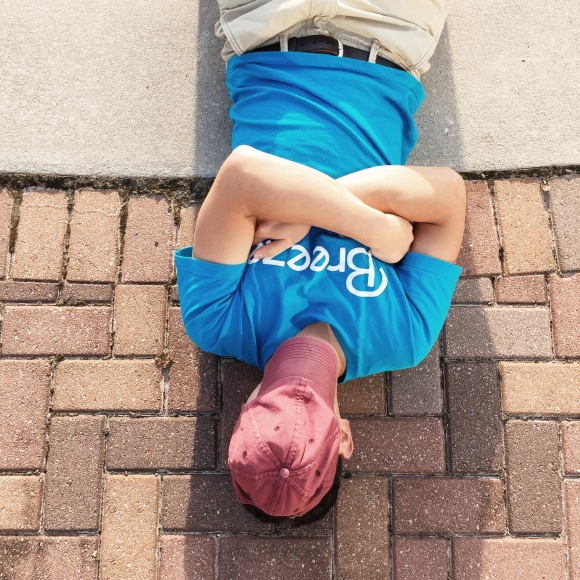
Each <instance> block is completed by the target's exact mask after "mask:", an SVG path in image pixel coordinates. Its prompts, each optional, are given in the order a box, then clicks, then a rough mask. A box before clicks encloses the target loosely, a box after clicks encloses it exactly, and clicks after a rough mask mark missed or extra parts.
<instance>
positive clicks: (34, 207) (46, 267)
mask: <svg viewBox="0 0 580 580" xmlns="http://www.w3.org/2000/svg"><path fill="white" fill-rule="evenodd" d="M67 204H68V201H67V197H66V194H65V193H64V192H62V191H27V192H25V193H24V196H23V199H22V203H21V204H20V221H19V223H18V234H17V237H16V247H15V251H14V261H13V263H12V276H13V278H14V279H16V280H60V278H61V275H62V266H63V257H64V237H65V233H66V227H67V221H68V210H67Z"/></svg>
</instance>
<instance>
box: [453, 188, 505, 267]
mask: <svg viewBox="0 0 580 580" xmlns="http://www.w3.org/2000/svg"><path fill="white" fill-rule="evenodd" d="M466 185H467V216H466V220H465V235H464V236H463V246H462V247H461V252H460V253H459V257H458V258H457V263H458V264H459V265H460V266H463V275H464V276H490V275H491V276H493V275H497V274H500V273H501V264H500V261H499V241H498V237H497V232H496V229H495V222H494V217H493V206H492V203H491V197H490V195H489V188H488V185H487V183H486V182H485V181H470V182H467V184H466Z"/></svg>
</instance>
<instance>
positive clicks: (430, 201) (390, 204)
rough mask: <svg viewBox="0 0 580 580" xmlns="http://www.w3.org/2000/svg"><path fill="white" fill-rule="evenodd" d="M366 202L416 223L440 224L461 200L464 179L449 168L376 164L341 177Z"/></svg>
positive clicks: (340, 180)
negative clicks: (379, 165)
mask: <svg viewBox="0 0 580 580" xmlns="http://www.w3.org/2000/svg"><path fill="white" fill-rule="evenodd" d="M337 182H338V183H340V184H341V185H343V186H344V187H346V188H347V189H348V190H349V191H350V192H352V193H353V194H354V195H355V196H356V197H358V198H359V199H360V200H361V201H363V202H364V203H365V204H367V205H369V206H370V207H373V208H375V209H378V210H379V211H382V212H385V213H392V214H395V215H398V216H400V217H402V218H405V219H407V220H410V221H413V222H423V223H433V224H437V223H440V222H441V221H442V220H445V219H447V217H448V216H449V214H450V213H451V212H452V211H453V205H454V204H456V203H457V197H458V196H457V192H458V190H459V191H460V190H461V187H462V182H463V180H462V178H461V176H459V174H457V173H456V172H455V171H453V170H452V169H449V168H447V167H407V166H401V165H386V166H382V167H372V168H370V169H365V170H363V171H358V172H357V173H352V174H350V175H346V176H344V177H341V178H340V179H338V180H337Z"/></svg>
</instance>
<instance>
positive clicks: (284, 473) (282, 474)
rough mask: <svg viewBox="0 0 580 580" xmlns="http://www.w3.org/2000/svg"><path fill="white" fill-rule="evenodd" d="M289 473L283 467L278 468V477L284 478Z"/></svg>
mask: <svg viewBox="0 0 580 580" xmlns="http://www.w3.org/2000/svg"><path fill="white" fill-rule="evenodd" d="M289 475H290V472H289V471H288V470H287V469H286V468H285V467H283V468H282V469H281V470H280V477H283V478H284V479H286V478H287V477H288V476H289Z"/></svg>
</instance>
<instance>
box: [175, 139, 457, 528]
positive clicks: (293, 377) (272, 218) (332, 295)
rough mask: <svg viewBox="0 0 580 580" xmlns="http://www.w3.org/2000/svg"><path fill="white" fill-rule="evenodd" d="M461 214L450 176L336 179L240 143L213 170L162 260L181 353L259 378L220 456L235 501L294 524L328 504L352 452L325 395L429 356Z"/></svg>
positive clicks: (415, 170) (390, 169)
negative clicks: (248, 370) (186, 348)
mask: <svg viewBox="0 0 580 580" xmlns="http://www.w3.org/2000/svg"><path fill="white" fill-rule="evenodd" d="M464 216H465V187H464V182H463V179H462V178H461V177H460V176H459V175H458V174H457V173H456V172H454V171H453V170H451V169H449V168H441V167H405V166H401V165H383V166H377V167H371V168H368V169H363V170H360V171H357V172H354V173H351V174H348V175H344V176H342V177H340V178H338V179H333V178H332V177H329V176H328V175H326V174H324V173H322V172H320V171H318V170H316V169H313V168H311V167H308V166H306V165H303V164H300V163H296V162H294V161H290V160H288V159H282V158H280V157H277V156H274V155H271V154H269V153H265V152H262V151H259V150H257V149H255V148H253V147H250V146H245V145H242V146H239V147H237V148H236V149H235V150H234V151H233V152H232V153H231V155H230V156H229V157H228V158H227V159H226V161H225V163H224V164H223V165H222V167H221V169H220V171H219V172H218V175H217V177H216V179H215V181H214V184H213V186H212V188H211V190H210V192H209V194H208V196H207V198H206V200H205V201H204V203H203V205H202V207H201V209H200V212H199V216H198V219H197V224H196V231H195V237H194V244H193V248H191V247H189V248H184V249H182V250H179V251H178V252H176V257H175V259H176V265H177V272H178V284H179V294H180V301H181V309H182V316H183V321H184V325H185V328H186V330H187V332H188V334H189V336H190V337H191V338H192V340H193V341H194V342H195V343H196V344H197V345H198V346H200V347H201V348H202V349H204V350H207V351H209V352H214V353H216V354H218V355H221V356H233V357H235V358H237V359H239V360H242V361H245V362H248V363H250V364H253V365H255V366H257V367H258V368H260V369H263V370H264V378H263V380H262V382H261V384H260V385H258V387H257V388H256V389H255V390H254V392H253V393H252V394H251V395H250V397H249V399H248V400H247V402H246V403H245V404H244V405H243V406H242V409H241V413H240V417H239V419H238V422H237V424H236V427H235V429H234V433H233V436H232V440H231V442H230V448H229V466H230V469H231V474H232V480H233V484H234V488H235V491H236V494H237V496H238V499H239V500H240V501H241V502H242V503H244V504H247V505H250V506H253V508H252V509H253V510H254V511H255V512H257V513H263V514H267V515H270V516H275V517H276V516H290V517H299V518H300V517H306V519H307V521H308V518H309V517H310V516H311V514H312V510H313V509H314V510H315V514H316V515H317V516H321V515H323V513H322V514H319V511H322V510H319V511H318V512H316V507H317V506H319V505H320V504H321V502H322V504H323V507H324V508H325V509H324V510H323V511H326V510H327V509H328V508H329V507H330V505H328V506H326V504H327V503H328V502H327V501H326V499H327V498H328V494H329V492H331V489H332V488H333V484H334V483H335V479H336V475H337V464H338V460H339V457H343V458H348V457H350V455H351V454H352V450H353V442H352V436H351V432H350V428H349V424H348V421H347V420H346V419H342V418H341V417H340V412H339V409H338V403H337V396H336V392H337V383H338V382H342V381H344V380H348V379H352V378H357V377H361V376H367V375H369V374H372V373H375V372H380V371H389V370H395V369H401V368H407V367H411V366H414V365H416V364H418V363H419V362H420V361H421V360H422V359H423V358H424V357H425V356H426V355H427V353H428V352H429V350H430V349H431V346H432V345H433V343H434V342H435V340H436V339H437V336H438V334H439V332H440V330H441V327H442V325H443V323H444V320H445V317H446V314H447V312H448V309H449V307H450V303H451V297H452V294H453V291H454V289H455V285H456V283H457V280H458V277H459V274H460V272H461V269H460V268H459V267H458V266H456V265H454V264H453V263H452V262H453V261H454V260H455V259H456V257H457V255H458V253H459V248H460V245H461V240H462V236H463V229H464ZM334 487H336V486H334ZM331 495H332V494H331ZM258 510H259V511H258ZM307 514H309V515H307Z"/></svg>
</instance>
